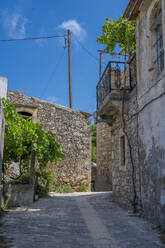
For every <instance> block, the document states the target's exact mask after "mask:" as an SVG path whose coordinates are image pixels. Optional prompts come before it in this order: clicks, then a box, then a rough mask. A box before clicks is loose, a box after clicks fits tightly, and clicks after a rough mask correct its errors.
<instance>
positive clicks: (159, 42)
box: [156, 25, 164, 72]
mask: <svg viewBox="0 0 165 248" xmlns="http://www.w3.org/2000/svg"><path fill="white" fill-rule="evenodd" d="M156 47H157V66H158V72H161V71H162V70H163V68H164V49H163V33H162V25H160V26H158V27H157V29H156Z"/></svg>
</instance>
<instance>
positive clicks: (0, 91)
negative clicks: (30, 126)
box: [0, 77, 8, 208]
mask: <svg viewBox="0 0 165 248" xmlns="http://www.w3.org/2000/svg"><path fill="white" fill-rule="evenodd" d="M7 83H8V80H7V79H6V78H3V77H0V208H1V200H2V185H1V177H2V175H1V173H2V159H3V146H4V131H5V121H4V115H3V106H2V98H3V97H4V98H6V94H7Z"/></svg>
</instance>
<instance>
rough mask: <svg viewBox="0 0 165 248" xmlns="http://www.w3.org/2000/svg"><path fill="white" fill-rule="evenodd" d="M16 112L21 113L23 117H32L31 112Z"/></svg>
mask: <svg viewBox="0 0 165 248" xmlns="http://www.w3.org/2000/svg"><path fill="white" fill-rule="evenodd" d="M18 114H21V115H22V117H23V118H24V119H28V118H32V114H30V113H28V112H22V111H20V112H18Z"/></svg>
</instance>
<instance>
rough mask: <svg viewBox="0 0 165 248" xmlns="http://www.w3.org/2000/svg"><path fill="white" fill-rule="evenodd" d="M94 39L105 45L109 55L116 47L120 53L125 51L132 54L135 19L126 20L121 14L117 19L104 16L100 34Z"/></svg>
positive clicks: (134, 43)
mask: <svg viewBox="0 0 165 248" xmlns="http://www.w3.org/2000/svg"><path fill="white" fill-rule="evenodd" d="M96 40H97V42H98V43H100V44H103V45H106V48H105V52H107V53H110V54H111V55H113V54H114V52H115V49H116V48H118V50H119V53H120V54H121V55H124V54H125V51H126V52H127V54H129V55H133V54H135V52H136V40H135V21H128V20H127V19H126V18H124V17H123V16H122V15H121V16H120V17H119V18H118V19H117V20H112V19H111V18H105V24H104V25H103V27H102V35H101V36H100V37H98V38H97V39H96Z"/></svg>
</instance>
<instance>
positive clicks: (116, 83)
mask: <svg viewBox="0 0 165 248" xmlns="http://www.w3.org/2000/svg"><path fill="white" fill-rule="evenodd" d="M135 86H136V56H134V57H133V58H132V59H131V60H130V61H129V62H128V63H125V62H120V61H110V62H108V65H107V67H106V68H105V70H104V72H103V74H102V76H101V78H100V80H99V82H98V84H97V87H96V91H97V109H99V107H100V106H101V105H102V103H103V102H104V100H105V98H106V96H107V95H109V94H110V93H111V92H114V93H117V92H119V91H121V90H122V89H125V90H127V91H131V90H132V89H133V88H134V87H135Z"/></svg>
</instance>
